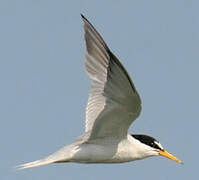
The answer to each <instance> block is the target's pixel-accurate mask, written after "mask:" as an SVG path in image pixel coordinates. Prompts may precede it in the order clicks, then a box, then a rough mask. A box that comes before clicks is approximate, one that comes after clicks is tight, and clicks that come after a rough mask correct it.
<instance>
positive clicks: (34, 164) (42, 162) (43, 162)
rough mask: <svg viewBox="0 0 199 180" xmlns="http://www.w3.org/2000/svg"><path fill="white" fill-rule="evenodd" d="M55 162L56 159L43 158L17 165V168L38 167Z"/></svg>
mask: <svg viewBox="0 0 199 180" xmlns="http://www.w3.org/2000/svg"><path fill="white" fill-rule="evenodd" d="M53 162H54V161H53V160H52V159H41V160H37V161H33V162H29V163H25V164H21V165H19V166H17V169H26V168H33V167H38V166H43V165H47V164H51V163H53Z"/></svg>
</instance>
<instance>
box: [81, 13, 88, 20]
mask: <svg viewBox="0 0 199 180" xmlns="http://www.w3.org/2000/svg"><path fill="white" fill-rule="evenodd" d="M80 15H81V17H82V19H83V20H86V21H88V20H87V19H86V18H85V16H84V15H83V14H80Z"/></svg>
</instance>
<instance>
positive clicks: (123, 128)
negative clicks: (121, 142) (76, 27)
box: [82, 16, 141, 140]
mask: <svg viewBox="0 0 199 180" xmlns="http://www.w3.org/2000/svg"><path fill="white" fill-rule="evenodd" d="M82 18H83V21H84V31H85V40H86V50H87V52H86V61H85V66H86V71H87V72H88V75H89V77H90V79H91V91H90V94H89V99H88V104H87V108H86V130H85V131H86V133H89V139H90V140H92V139H96V138H103V137H106V136H114V137H118V138H119V137H120V138H123V137H126V135H127V131H128V128H129V126H130V125H131V123H132V122H133V121H134V120H135V119H136V118H137V117H138V116H139V114H140V111H141V100H140V97H139V95H138V93H137V91H136V89H135V86H134V85H133V82H132V81H131V79H130V77H129V75H128V73H127V72H126V70H125V69H124V67H123V66H122V64H121V63H120V62H119V60H118V59H117V58H116V57H115V56H114V54H113V53H112V52H111V51H110V50H109V48H108V46H107V45H106V43H105V42H104V40H103V39H102V37H101V36H100V34H99V33H98V32H97V31H96V30H95V28H94V27H93V26H92V25H91V24H90V22H89V21H88V20H87V19H86V18H85V17H84V16H82Z"/></svg>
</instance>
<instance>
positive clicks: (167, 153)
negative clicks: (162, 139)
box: [157, 150, 183, 164]
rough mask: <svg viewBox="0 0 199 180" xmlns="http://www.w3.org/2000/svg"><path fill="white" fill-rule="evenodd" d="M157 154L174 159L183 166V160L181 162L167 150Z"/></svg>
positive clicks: (159, 151)
mask: <svg viewBox="0 0 199 180" xmlns="http://www.w3.org/2000/svg"><path fill="white" fill-rule="evenodd" d="M157 152H158V153H159V155H160V156H164V157H167V158H169V159H172V160H174V161H176V162H178V163H180V164H183V162H182V161H181V160H179V159H178V158H177V157H175V156H173V155H172V154H170V153H169V152H167V151H165V150H157Z"/></svg>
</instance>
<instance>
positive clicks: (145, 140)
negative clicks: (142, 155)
mask: <svg viewBox="0 0 199 180" xmlns="http://www.w3.org/2000/svg"><path fill="white" fill-rule="evenodd" d="M131 136H132V137H133V138H135V139H136V140H138V141H139V142H140V143H142V144H144V145H147V146H148V147H147V148H148V149H149V156H150V155H151V156H156V155H160V156H164V157H167V158H169V159H172V160H174V161H176V162H178V163H180V164H183V162H182V161H181V160H179V159H178V158H177V157H175V156H174V155H172V154H170V153H169V152H168V151H166V150H165V149H164V148H163V146H162V145H161V144H160V143H159V141H157V140H156V139H155V138H153V137H151V136H148V135H143V134H132V135H131Z"/></svg>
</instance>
